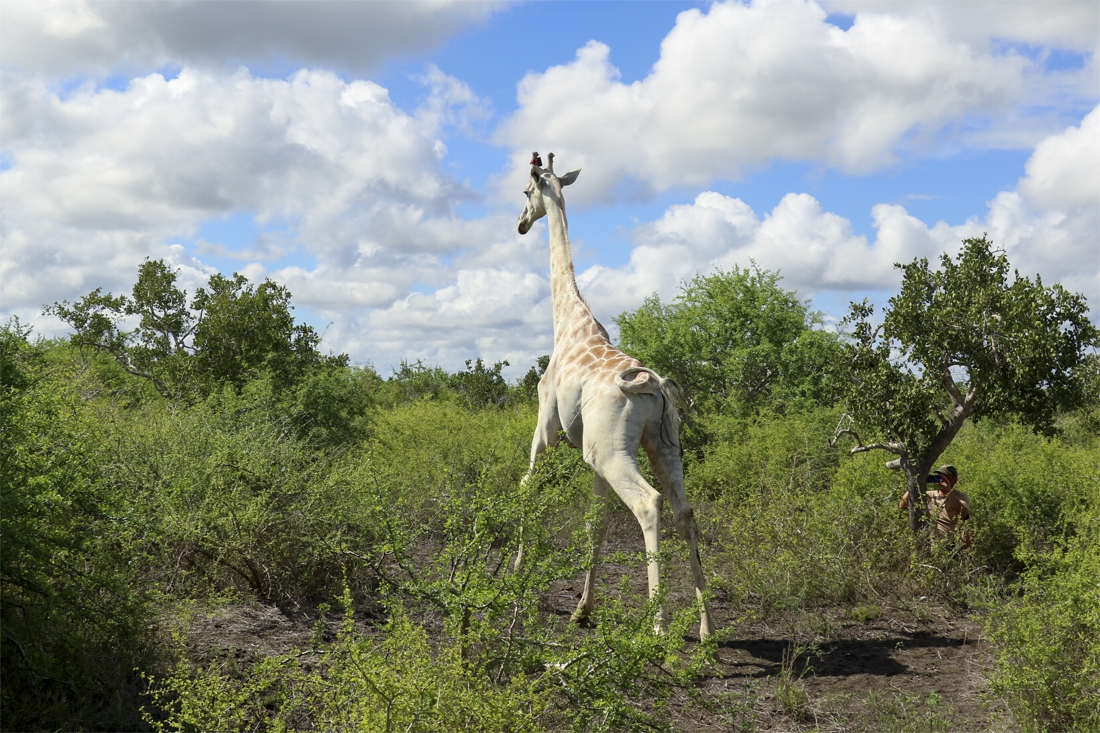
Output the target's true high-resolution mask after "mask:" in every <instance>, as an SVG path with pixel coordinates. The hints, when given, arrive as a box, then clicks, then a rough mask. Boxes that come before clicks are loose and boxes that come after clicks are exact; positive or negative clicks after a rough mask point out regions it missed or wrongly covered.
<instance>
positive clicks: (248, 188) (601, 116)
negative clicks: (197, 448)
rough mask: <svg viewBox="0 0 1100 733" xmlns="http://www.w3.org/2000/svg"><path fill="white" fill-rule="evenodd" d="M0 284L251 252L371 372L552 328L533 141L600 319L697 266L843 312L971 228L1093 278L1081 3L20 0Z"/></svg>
mask: <svg viewBox="0 0 1100 733" xmlns="http://www.w3.org/2000/svg"><path fill="white" fill-rule="evenodd" d="M3 13H4V18H3V23H0V34H2V36H3V37H2V38H0V41H2V43H0V74H2V82H3V83H2V84H0V95H2V98H3V112H2V113H0V194H2V196H3V200H4V212H3V221H2V223H0V241H2V244H3V247H2V249H0V274H2V278H0V311H2V312H3V313H2V315H3V316H4V317H7V316H10V315H18V316H19V317H20V318H21V319H22V320H24V321H25V322H29V323H32V324H34V325H35V327H36V328H37V329H38V330H39V331H40V332H42V333H44V334H46V335H55V334H59V333H62V332H63V331H64V329H63V326H62V324H60V323H58V322H57V321H55V320H51V319H50V318H49V317H46V316H43V315H42V313H41V308H42V306H43V305H45V304H48V303H51V302H53V301H57V300H62V299H69V300H74V299H76V298H79V297H80V296H82V295H83V294H85V293H87V292H89V291H91V290H92V289H94V288H96V287H102V288H104V289H105V290H109V291H113V292H126V291H127V290H128V289H129V287H130V286H131V285H132V282H133V278H134V276H135V274H136V270H137V265H138V264H139V263H140V262H141V261H142V260H143V259H144V258H146V257H152V258H165V259H166V260H168V261H169V262H171V263H172V264H173V266H175V267H177V268H178V269H179V272H180V280H181V283H183V284H184V286H185V287H187V288H188V290H189V291H190V292H194V289H195V288H196V287H198V286H201V285H202V284H203V283H204V282H205V279H206V278H207V277H209V275H210V274H211V273H213V272H215V271H220V272H223V273H226V274H229V273H231V272H234V271H240V272H242V273H244V274H245V275H247V276H248V277H250V278H252V279H255V280H261V279H263V278H265V277H270V278H271V279H274V280H276V281H278V282H281V283H283V284H285V285H287V286H288V287H289V288H290V290H291V292H292V293H293V294H294V302H295V304H296V306H297V308H298V310H297V312H298V314H299V315H300V316H301V317H302V318H304V319H306V320H307V321H309V322H310V323H312V324H313V325H315V326H316V327H318V329H319V330H324V331H325V346H326V348H329V349H331V350H333V351H336V352H347V353H349V354H350V355H351V356H352V358H353V359H354V360H355V361H356V362H358V363H372V364H374V365H375V366H376V368H378V369H379V371H380V372H382V373H383V374H385V373H388V370H389V368H390V367H392V366H396V365H397V364H398V363H399V362H400V360H401V359H403V358H408V359H422V360H424V361H425V362H427V363H434V364H440V365H442V366H444V367H446V368H449V369H455V368H459V367H460V366H461V365H462V362H463V361H464V360H465V359H469V358H475V357H479V356H480V357H484V358H486V359H488V360H490V361H493V360H497V359H505V358H507V359H509V361H510V362H511V363H512V364H513V367H512V369H511V372H512V373H513V376H514V375H516V374H521V373H522V372H524V371H525V370H526V368H527V366H528V365H529V364H531V363H533V362H534V360H535V359H536V358H537V356H538V355H539V354H543V353H547V352H548V351H549V350H550V346H551V344H552V331H551V326H550V311H549V299H548V298H549V289H548V283H547V275H548V273H547V269H548V267H547V259H546V242H545V230H544V229H543V228H536V229H535V230H533V231H532V232H531V233H530V234H528V235H527V236H526V237H520V236H519V235H518V234H517V233H516V232H515V217H516V216H517V215H518V213H519V211H520V208H521V203H522V196H521V193H520V191H521V188H522V180H523V177H524V175H525V164H526V160H527V159H528V158H529V156H530V151H531V150H532V149H538V150H540V151H542V152H543V153H545V152H549V151H550V150H554V151H555V152H557V153H558V166H559V168H560V169H570V168H574V167H581V168H582V175H581V177H580V178H579V179H578V181H577V183H576V184H575V185H574V186H573V187H572V188H570V189H568V190H567V192H566V194H567V202H568V207H569V222H570V235H571V239H572V240H573V243H574V254H575V260H576V266H577V273H578V280H579V282H580V285H581V289H582V292H584V293H585V295H586V297H587V298H588V299H589V301H590V303H592V305H593V307H594V309H595V310H596V312H597V315H598V316H599V317H600V318H601V320H603V321H604V322H605V324H606V325H608V326H609V327H611V329H612V332H613V334H614V326H613V323H612V321H613V319H614V317H615V316H617V315H618V314H620V313H622V312H623V311H625V310H630V309H632V308H636V307H637V306H638V305H640V304H641V302H642V299H644V298H645V297H646V296H648V295H651V294H652V293H654V292H656V293H658V294H659V295H660V296H661V297H662V298H664V299H669V298H672V297H674V296H675V294H676V292H677V289H678V286H679V284H680V283H681V282H682V281H683V280H684V279H685V278H690V277H692V276H693V275H694V274H696V273H707V272H712V271H713V270H714V269H715V268H726V269H728V268H730V267H733V266H742V267H743V266H747V265H749V264H750V263H752V262H755V263H756V264H758V265H759V266H761V267H765V268H768V269H772V270H779V271H780V272H782V274H783V276H784V280H783V282H784V284H785V286H786V287H788V288H790V289H793V290H797V291H798V292H799V294H800V295H801V296H802V297H804V298H810V299H812V301H813V305H814V307H816V308H818V309H820V310H822V311H824V312H825V313H826V314H827V315H828V316H829V317H831V318H839V317H840V316H842V315H843V312H844V310H845V308H846V305H847V303H848V302H849V301H851V300H858V299H861V298H863V297H870V298H871V299H872V300H874V301H876V302H879V303H882V302H884V301H885V299H886V298H888V297H889V295H890V294H891V293H892V292H893V291H894V290H895V289H896V287H897V284H898V282H897V274H896V272H895V271H894V270H893V268H892V267H891V265H892V263H893V262H895V261H909V260H911V259H913V258H914V257H929V258H935V257H938V256H939V255H940V254H942V253H944V252H947V253H951V252H953V251H954V249H955V247H957V245H958V242H959V241H960V240H961V239H962V238H964V237H967V236H975V235H980V234H981V233H983V232H989V234H990V236H991V237H992V238H993V239H994V241H995V242H997V243H999V244H1000V245H1001V246H1003V247H1005V249H1006V251H1007V252H1008V253H1009V257H1010V259H1011V260H1012V261H1013V264H1014V265H1016V266H1017V267H1018V268H1019V269H1020V270H1021V272H1023V273H1024V274H1029V275H1030V274H1036V273H1039V274H1041V275H1042V276H1043V278H1044V281H1047V282H1051V281H1057V282H1062V283H1063V284H1064V285H1065V286H1066V287H1068V288H1070V289H1071V290H1074V291H1077V292H1082V293H1084V294H1085V295H1086V296H1087V297H1088V298H1089V299H1090V302H1091V304H1092V309H1093V310H1092V312H1093V317H1094V319H1095V318H1096V315H1097V312H1098V310H1097V309H1098V307H1100V112H1097V111H1096V107H1097V102H1098V101H1100V75H1098V66H1097V62H1096V46H1097V44H1098V37H1097V34H1096V33H1095V30H1096V28H1097V27H1100V5H1098V4H1097V3H1095V2H1091V1H1088V2H1042V3H1039V2H1036V3H1029V2H1016V3H1011V4H1007V5H1005V4H997V3H982V2H973V3H964V4H959V3H934V2H933V3H916V2H913V3H909V2H894V3H876V2H871V1H867V2H864V1H862V0H836V1H835V2H826V3H823V4H817V3H805V2H801V1H800V0H773V1H771V2H755V3H681V2H530V3H494V2H458V3H445V2H444V3H433V4H418V3H351V2H347V3H328V2H314V3H309V2H306V3H298V2H288V3H268V2H252V3H219V2H204V3H189V2H183V3H172V4H168V3H157V2H147V3H141V4H121V5H118V4H98V3H94V2H80V1H78V0H66V1H65V2H61V3H58V4H55V5H52V6H48V7H47V6H45V5H41V4H29V3H27V4H8V5H5V6H4V9H3Z"/></svg>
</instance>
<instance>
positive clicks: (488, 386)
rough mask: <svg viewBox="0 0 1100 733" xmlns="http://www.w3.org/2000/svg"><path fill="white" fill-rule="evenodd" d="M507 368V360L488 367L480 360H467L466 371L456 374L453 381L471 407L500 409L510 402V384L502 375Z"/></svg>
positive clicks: (452, 378)
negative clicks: (502, 371)
mask: <svg viewBox="0 0 1100 733" xmlns="http://www.w3.org/2000/svg"><path fill="white" fill-rule="evenodd" d="M506 366H508V361H507V360H504V361H498V362H497V363H495V364H493V366H492V367H487V366H485V364H484V363H483V362H482V361H481V359H480V358H478V359H477V361H473V360H472V359H467V360H466V371H462V372H455V373H454V375H453V376H452V377H451V380H452V382H453V383H454V386H455V389H456V390H457V391H458V393H459V394H461V395H462V396H463V397H465V398H466V401H467V402H468V403H469V404H470V407H475V408H477V407H488V406H490V405H491V406H494V407H498V406H500V405H503V404H504V403H505V402H506V401H507V400H508V383H507V382H506V381H504V377H503V375H501V370H503V369H504V367H506Z"/></svg>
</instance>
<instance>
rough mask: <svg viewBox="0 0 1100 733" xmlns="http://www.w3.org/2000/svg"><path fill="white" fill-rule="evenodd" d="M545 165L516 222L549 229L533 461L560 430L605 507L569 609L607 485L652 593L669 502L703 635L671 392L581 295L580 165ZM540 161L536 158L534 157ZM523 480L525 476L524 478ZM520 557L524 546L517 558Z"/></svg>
mask: <svg viewBox="0 0 1100 733" xmlns="http://www.w3.org/2000/svg"><path fill="white" fill-rule="evenodd" d="M547 157H548V165H547V168H546V169H543V168H542V167H541V166H539V165H537V164H534V165H532V166H531V178H530V179H529V181H528V184H527V188H526V189H525V191H524V193H525V194H526V195H527V206H526V207H524V210H523V214H521V216H520V219H519V232H520V234H526V233H527V231H528V230H529V229H530V228H531V225H532V224H533V223H534V222H535V221H536V220H537V219H539V218H541V217H543V216H546V217H547V223H548V227H549V230H550V288H551V297H552V300H553V307H554V351H553V353H552V354H551V356H550V363H549V364H548V366H547V368H546V371H545V372H544V374H543V375H542V378H541V379H540V380H539V388H538V393H539V417H538V425H537V426H536V428H535V435H534V438H533V439H532V442H531V464H530V469H529V470H528V476H529V475H530V471H531V470H533V469H534V466H535V463H536V461H537V460H538V458H539V456H540V455H542V453H543V452H544V451H545V450H546V449H547V448H548V447H550V446H554V445H557V443H558V441H559V440H560V437H559V436H560V435H562V434H564V436H565V440H566V441H567V442H568V444H569V445H571V446H573V447H575V448H579V449H580V450H581V451H582V453H583V456H584V460H585V462H586V463H587V464H588V465H589V466H591V467H592V469H593V471H594V472H595V485H594V487H593V493H594V494H595V498H596V500H597V501H598V502H599V503H600V504H601V512H600V518H599V520H598V526H596V527H590V531H593V533H594V536H593V547H592V556H591V562H590V564H589V567H588V569H587V576H586V579H585V586H584V593H583V595H582V596H581V600H580V603H579V604H578V605H577V610H576V612H575V613H574V615H573V619H574V620H575V621H577V622H584V621H586V620H587V619H588V617H589V614H590V613H591V611H592V608H593V603H594V594H593V589H594V585H595V576H596V566H597V564H598V561H599V555H600V550H601V546H602V544H603V540H604V534H605V530H606V527H605V519H604V518H605V512H604V511H602V510H603V509H605V508H606V500H607V497H608V490H609V489H614V491H615V493H616V494H618V496H619V497H620V498H621V499H622V500H623V502H624V503H625V504H626V505H627V506H628V507H629V508H630V510H631V511H632V512H633V513H634V516H635V517H636V518H637V519H638V523H639V524H640V525H641V528H642V534H643V535H644V537H645V546H646V553H647V555H648V562H647V565H648V574H649V593H650V596H651V597H652V596H653V595H655V594H656V593H657V591H658V588H659V585H660V568H659V565H658V560H657V552H658V549H659V540H660V521H661V507H662V503H663V499H664V496H667V497H668V499H669V501H670V502H671V505H672V510H673V514H674V516H675V521H676V529H677V532H678V533H679V535H680V537H681V538H682V539H684V540H686V541H687V542H688V544H689V546H690V562H691V570H692V574H693V576H694V581H695V591H696V594H697V595H698V597H699V599H700V600H701V601H702V607H703V610H702V617H701V619H700V627H699V633H700V636H701V637H705V636H707V635H709V634H710V633H712V632H713V625H712V623H711V621H710V615H709V611H708V609H707V604H706V600H705V598H704V596H703V591H704V589H705V585H706V583H705V579H704V576H703V571H702V566H701V564H700V561H699V552H698V544H697V537H696V528H695V521H694V519H693V517H692V510H691V506H690V505H689V504H688V501H687V496H686V494H685V492H684V471H683V461H682V457H681V450H680V440H679V429H678V416H677V412H676V388H675V385H674V384H673V383H672V382H671V381H670V380H667V379H663V378H661V376H660V375H658V374H657V373H656V372H654V371H652V370H650V369H647V368H645V367H644V366H642V364H641V362H639V361H638V360H637V359H635V358H633V357H631V356H627V355H626V354H624V353H623V352H621V351H619V349H617V348H616V347H615V346H614V345H613V344H612V343H611V339H610V338H609V337H608V334H607V330H606V329H604V327H603V326H602V325H601V324H600V323H599V321H597V320H596V318H595V316H593V314H592V310H591V309H590V308H589V307H588V304H587V303H585V302H584V300H583V299H582V298H581V295H580V291H579V290H578V289H577V282H576V277H575V275H574V272H573V261H572V254H571V252H570V248H569V233H568V222H567V220H566V216H565V199H564V197H563V195H562V186H566V185H569V184H571V183H572V182H573V181H575V180H576V178H577V176H578V175H579V173H580V171H572V172H570V173H567V174H565V175H563V176H561V177H560V178H559V177H558V176H556V175H555V174H554V169H553V165H554V155H553V153H551V154H549V155H548V156H547ZM532 159H533V160H537V159H538V156H537V154H535V155H533V156H532ZM639 447H641V448H643V449H644V450H645V451H646V453H647V454H648V456H649V459H650V465H651V466H652V467H653V470H654V473H655V474H656V476H657V480H658V483H660V485H661V487H662V488H663V489H664V492H665V493H664V495H662V494H661V492H659V491H657V490H656V489H654V488H653V487H652V486H650V484H649V483H648V482H647V481H646V480H645V478H644V477H643V476H642V473H641V471H640V470H639V468H638V458H637V456H638V448H639ZM524 480H526V478H525V479H524ZM521 562H522V550H521V552H520V556H519V557H517V559H516V564H517V566H518V565H519V564H520V563H521ZM666 620H667V619H666V612H665V611H664V609H662V610H661V612H660V613H659V615H658V618H657V619H656V622H655V623H656V626H657V627H658V629H663V628H664V624H665V623H666Z"/></svg>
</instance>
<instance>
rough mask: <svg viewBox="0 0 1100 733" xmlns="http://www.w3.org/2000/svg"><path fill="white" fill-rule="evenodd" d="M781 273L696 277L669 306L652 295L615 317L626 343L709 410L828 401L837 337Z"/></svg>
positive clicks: (744, 410) (745, 409) (755, 271)
mask: <svg viewBox="0 0 1100 733" xmlns="http://www.w3.org/2000/svg"><path fill="white" fill-rule="evenodd" d="M779 281H780V276H779V274H778V273H773V272H769V271H767V270H760V269H759V268H757V267H755V266H754V267H753V268H751V269H741V268H738V267H735V268H734V269H733V271H732V272H718V273H716V274H714V275H709V276H702V275H700V276H697V277H696V278H695V279H694V280H692V281H690V282H688V283H686V284H685V285H684V286H683V289H682V290H681V292H680V294H679V295H677V296H676V298H675V299H674V300H673V301H672V302H671V303H667V304H666V303H662V302H661V300H660V298H659V297H657V296H656V295H653V296H651V297H649V298H647V299H646V301H645V303H644V304H643V305H642V307H641V308H639V309H638V310H637V311H634V312H633V313H623V314H622V315H621V316H619V317H618V318H617V319H616V323H618V324H619V328H620V340H621V346H622V348H623V350H624V351H626V352H627V353H629V354H631V355H632V356H635V357H637V358H638V359H640V360H641V361H642V363H644V364H645V365H646V366H649V367H651V368H653V369H655V370H657V371H658V372H660V373H661V374H662V375H664V376H666V377H671V378H673V379H675V380H676V382H677V383H678V384H679V385H680V389H681V392H682V393H683V395H684V397H685V399H686V400H687V402H688V404H689V405H690V406H692V407H694V408H696V409H698V410H703V411H723V412H733V413H737V414H741V415H748V414H752V413H754V412H756V411H757V410H758V409H759V408H760V407H761V406H763V405H765V404H768V405H771V406H772V407H773V408H779V409H784V408H786V407H793V406H800V405H809V404H815V403H817V404H821V403H824V404H830V403H831V402H832V399H831V393H830V390H831V388H830V385H829V383H828V382H827V380H826V374H827V373H826V370H825V369H824V365H825V364H827V363H828V361H829V359H830V358H832V356H833V355H834V354H835V353H836V352H837V349H838V345H837V341H836V338H835V337H834V336H833V335H832V334H830V333H827V332H825V331H822V330H818V329H815V328H814V326H815V325H818V324H819V323H820V318H819V315H818V314H817V313H814V312H811V311H810V310H809V309H808V308H807V306H806V304H805V303H803V302H802V301H800V300H799V299H798V298H797V296H796V295H795V293H794V292H793V291H789V290H784V289H783V288H782V287H781V286H780V285H779Z"/></svg>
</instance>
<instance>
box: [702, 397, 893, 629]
mask: <svg viewBox="0 0 1100 733" xmlns="http://www.w3.org/2000/svg"><path fill="white" fill-rule="evenodd" d="M835 424H836V416H835V414H833V413H831V412H828V411H819V412H812V413H802V414H790V415H786V416H782V417H774V418H772V419H771V420H768V421H766V422H763V421H762V422H760V423H748V424H744V423H738V422H731V423H729V424H727V425H726V426H725V427H724V430H723V431H720V432H719V435H722V434H723V432H726V431H728V432H727V433H726V434H727V435H728V438H727V439H723V440H718V441H715V442H714V443H712V445H711V446H710V447H709V449H708V455H707V460H706V462H705V463H702V464H694V465H692V466H691V472H690V473H689V476H688V485H689V489H690V492H691V494H692V495H693V496H699V495H703V496H706V495H710V496H712V497H715V498H714V499H713V503H712V504H711V505H709V506H707V507H705V508H704V509H703V510H701V511H700V513H699V515H700V519H699V521H700V525H701V527H702V529H703V534H704V537H705V538H706V540H707V545H708V546H707V552H706V554H705V555H704V560H705V561H706V562H707V563H708V565H710V566H712V567H714V568H715V569H716V570H715V572H716V574H717V575H716V578H715V585H716V586H717V587H718V588H720V589H721V590H723V591H724V592H726V593H728V594H730V595H731V596H732V597H733V598H734V599H737V600H738V601H741V602H748V603H752V604H759V605H760V606H761V607H762V608H763V609H764V611H765V612H768V611H772V610H790V609H795V608H806V607H812V606H815V605H820V604H829V603H851V602H864V601H876V600H879V599H880V597H881V594H883V593H890V592H895V591H897V590H899V587H900V584H901V582H902V581H903V580H904V579H905V577H906V575H907V571H908V567H909V559H910V551H911V549H912V546H913V540H912V538H911V536H909V535H908V534H907V533H906V532H905V531H904V520H903V519H902V517H901V515H900V514H899V512H898V511H897V509H896V502H897V495H898V494H899V493H900V490H899V488H898V477H897V474H896V473H894V472H891V471H889V470H887V469H886V468H885V467H884V466H883V463H882V461H881V460H876V458H877V457H869V456H866V455H862V456H858V457H856V458H854V459H849V458H843V459H841V458H840V457H839V456H838V455H837V454H836V453H834V452H831V451H830V449H829V448H828V440H829V438H830V437H831V435H832V430H833V428H834V427H835ZM730 427H734V428H736V429H734V430H730V429H729V428H730Z"/></svg>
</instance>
